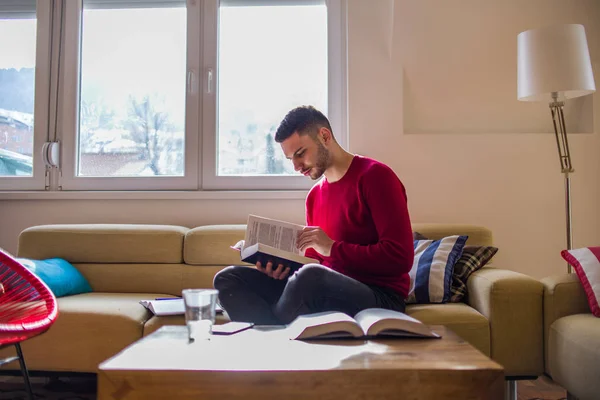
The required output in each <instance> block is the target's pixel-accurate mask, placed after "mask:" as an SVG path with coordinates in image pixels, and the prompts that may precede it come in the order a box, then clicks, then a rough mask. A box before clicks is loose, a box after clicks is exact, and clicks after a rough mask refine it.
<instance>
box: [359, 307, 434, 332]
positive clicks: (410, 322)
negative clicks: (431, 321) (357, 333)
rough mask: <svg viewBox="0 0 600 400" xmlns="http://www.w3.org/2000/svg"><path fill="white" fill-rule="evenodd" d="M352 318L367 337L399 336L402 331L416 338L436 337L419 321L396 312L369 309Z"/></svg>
mask: <svg viewBox="0 0 600 400" xmlns="http://www.w3.org/2000/svg"><path fill="white" fill-rule="evenodd" d="M354 318H355V319H356V321H357V322H358V324H359V325H360V326H361V328H362V329H363V331H364V332H366V333H367V334H368V335H377V334H379V333H384V332H386V333H387V334H389V335H394V334H396V335H401V334H402V331H405V332H409V333H412V334H414V335H417V336H427V337H432V336H436V335H435V334H434V333H433V332H431V330H430V329H429V327H428V326H427V325H425V324H423V323H422V322H421V321H419V320H417V319H415V318H413V317H410V316H408V315H406V314H404V313H401V312H398V311H392V310H387V309H383V308H369V309H366V310H362V311H360V312H359V313H358V314H356V315H355V316H354Z"/></svg>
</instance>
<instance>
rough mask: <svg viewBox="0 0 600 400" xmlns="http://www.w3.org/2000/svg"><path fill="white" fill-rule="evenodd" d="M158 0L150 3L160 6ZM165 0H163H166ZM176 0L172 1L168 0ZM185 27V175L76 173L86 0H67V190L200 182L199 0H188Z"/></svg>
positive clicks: (63, 135)
mask: <svg viewBox="0 0 600 400" xmlns="http://www.w3.org/2000/svg"><path fill="white" fill-rule="evenodd" d="M146 1H147V0H144V1H132V0H129V1H128V2H120V3H116V2H114V1H98V3H106V4H107V6H110V7H109V8H124V7H141V6H143V5H144V4H146ZM160 3H161V2H159V1H150V2H149V3H148V4H149V5H151V6H152V7H157V6H160V5H162V4H160ZM163 3H164V2H163ZM169 3H173V2H169ZM186 7H187V24H188V29H187V33H186V46H187V55H186V71H187V74H188V76H187V84H186V88H185V91H186V106H185V107H186V116H185V150H184V151H185V155H184V176H181V177H174V176H144V177H87V176H85V177H80V176H77V175H76V172H77V163H78V139H79V107H80V103H79V100H80V82H81V78H80V72H81V38H82V29H83V25H82V19H83V1H82V0H67V4H66V9H65V24H64V26H65V34H64V36H63V39H64V43H63V48H64V57H63V65H64V68H62V71H61V80H62V81H63V82H64V84H63V85H61V89H62V93H61V96H60V97H61V99H62V101H61V106H59V111H58V115H59V126H60V127H61V129H60V131H59V135H60V139H59V140H61V141H62V144H63V147H62V152H63V157H62V165H61V172H62V174H61V178H60V185H61V188H62V190H95V191H97V190H183V189H196V188H197V182H198V172H199V171H198V156H197V154H198V137H199V134H198V131H199V117H200V115H199V110H200V100H199V98H200V96H199V95H198V90H197V89H196V87H195V83H194V75H195V74H196V71H197V70H198V65H200V59H199V58H200V41H201V39H200V36H199V34H198V32H199V31H198V29H199V24H200V7H199V5H198V3H197V2H187V4H186Z"/></svg>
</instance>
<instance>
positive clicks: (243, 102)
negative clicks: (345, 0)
mask: <svg viewBox="0 0 600 400" xmlns="http://www.w3.org/2000/svg"><path fill="white" fill-rule="evenodd" d="M218 57H219V74H218V76H219V78H218V81H219V82H218V85H219V86H218V87H219V100H218V121H217V126H218V128H217V129H218V141H217V142H218V175H221V176H224V175H246V176H247V175H289V174H294V170H293V166H292V164H291V163H290V162H289V161H288V160H286V159H285V156H284V155H283V152H282V151H281V149H280V146H279V144H278V143H275V141H274V140H273V137H274V135H275V130H276V129H277V126H278V125H279V122H281V119H282V118H283V116H284V115H285V114H286V113H287V112H288V111H289V110H290V109H292V108H294V107H296V106H298V105H305V104H311V105H313V106H315V107H317V108H318V109H320V110H321V111H323V112H324V113H327V98H328V97H327V92H328V91H327V8H326V6H325V5H281V6H231V7H227V6H221V8H220V11H219V55H218Z"/></svg>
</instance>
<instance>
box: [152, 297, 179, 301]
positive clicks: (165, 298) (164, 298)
mask: <svg viewBox="0 0 600 400" xmlns="http://www.w3.org/2000/svg"><path fill="white" fill-rule="evenodd" d="M154 300H181V297H158V298H156V299H154Z"/></svg>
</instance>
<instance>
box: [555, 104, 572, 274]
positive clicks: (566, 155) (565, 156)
mask: <svg viewBox="0 0 600 400" xmlns="http://www.w3.org/2000/svg"><path fill="white" fill-rule="evenodd" d="M564 104H565V103H564V102H563V101H558V93H557V92H552V102H551V103H550V111H551V113H552V123H553V125H554V135H555V136H556V147H557V148H558V157H559V159H560V167H561V172H562V173H563V174H564V175H565V208H566V209H565V211H566V217H567V220H566V228H567V249H568V250H571V249H572V248H573V229H572V225H571V177H570V176H569V174H570V173H572V172H574V171H575V170H574V169H573V165H572V164H571V153H570V151H569V140H568V138H567V128H566V125H565V115H564V112H563V107H564ZM567 271H568V273H569V274H570V273H571V264H569V263H567Z"/></svg>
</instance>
